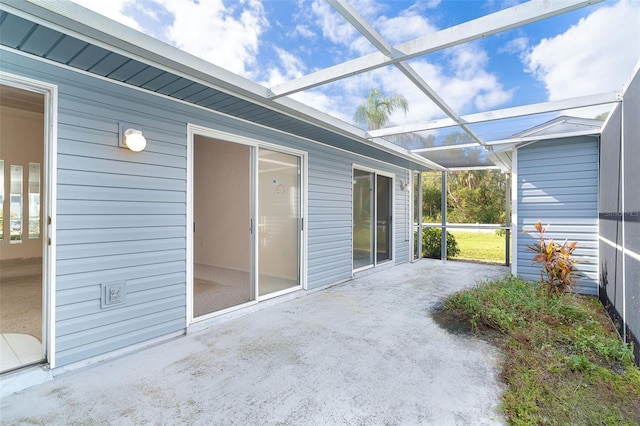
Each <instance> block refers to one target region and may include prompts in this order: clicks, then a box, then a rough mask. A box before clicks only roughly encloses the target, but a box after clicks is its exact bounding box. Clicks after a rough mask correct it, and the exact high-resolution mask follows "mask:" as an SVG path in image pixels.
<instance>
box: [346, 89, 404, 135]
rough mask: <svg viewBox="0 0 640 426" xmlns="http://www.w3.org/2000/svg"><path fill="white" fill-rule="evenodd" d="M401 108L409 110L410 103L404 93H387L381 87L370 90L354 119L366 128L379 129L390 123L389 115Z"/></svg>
mask: <svg viewBox="0 0 640 426" xmlns="http://www.w3.org/2000/svg"><path fill="white" fill-rule="evenodd" d="M397 109H401V110H402V111H404V112H405V113H406V112H407V111H408V110H409V103H408V102H407V99H406V98H405V97H404V96H402V95H397V96H396V95H389V96H387V95H385V94H384V93H382V92H381V91H380V90H379V89H377V88H373V89H371V90H370V91H369V96H367V100H366V101H365V102H364V103H363V104H361V105H360V106H358V109H357V110H356V113H355V114H354V116H353V120H354V121H355V122H356V124H358V125H360V126H361V127H363V128H364V129H366V130H377V129H380V128H382V127H384V126H386V125H387V124H389V116H390V115H391V114H392V113H393V112H394V111H396V110H397Z"/></svg>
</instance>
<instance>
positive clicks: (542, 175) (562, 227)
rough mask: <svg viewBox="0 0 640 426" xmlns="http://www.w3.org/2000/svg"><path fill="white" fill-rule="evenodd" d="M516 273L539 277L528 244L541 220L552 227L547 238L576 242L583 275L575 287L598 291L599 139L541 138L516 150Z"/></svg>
mask: <svg viewBox="0 0 640 426" xmlns="http://www.w3.org/2000/svg"><path fill="white" fill-rule="evenodd" d="M517 161H518V164H517V185H518V186H517V197H518V198H517V200H518V201H517V203H518V204H517V214H518V223H517V227H518V229H517V232H518V245H517V247H516V250H517V272H518V276H520V277H522V278H525V279H530V280H539V279H540V265H538V264H534V263H533V262H532V259H533V253H532V252H531V251H530V250H528V249H527V246H528V245H531V244H534V243H535V242H536V239H535V233H523V230H527V231H531V230H533V225H534V224H536V223H537V222H538V221H540V222H542V224H543V225H549V228H548V230H547V233H546V236H547V237H548V238H553V240H554V241H556V242H559V243H562V242H564V241H565V240H568V241H569V242H571V241H576V242H577V243H578V244H577V248H576V251H575V257H576V259H578V260H579V265H578V270H579V271H580V273H581V274H583V275H584V276H583V278H581V279H579V281H578V285H577V287H576V290H577V291H580V292H583V293H588V294H597V286H598V142H597V140H596V139H595V138H592V137H575V138H567V139H560V140H550V141H544V142H538V143H535V144H533V145H529V146H527V147H524V148H521V149H519V150H518V157H517Z"/></svg>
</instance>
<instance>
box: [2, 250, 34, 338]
mask: <svg viewBox="0 0 640 426" xmlns="http://www.w3.org/2000/svg"><path fill="white" fill-rule="evenodd" d="M0 333H18V334H29V335H31V336H34V337H36V338H37V339H38V340H40V341H42V259H41V258H30V259H15V260H3V261H1V262H0Z"/></svg>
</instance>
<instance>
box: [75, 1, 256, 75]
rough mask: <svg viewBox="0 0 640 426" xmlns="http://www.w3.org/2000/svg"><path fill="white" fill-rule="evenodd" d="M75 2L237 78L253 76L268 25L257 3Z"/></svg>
mask: <svg viewBox="0 0 640 426" xmlns="http://www.w3.org/2000/svg"><path fill="white" fill-rule="evenodd" d="M74 1H75V2H76V3H79V4H81V5H83V6H85V7H87V8H90V9H92V10H94V11H96V12H98V13H100V14H102V15H104V16H107V17H108V18H111V19H113V20H116V21H119V22H121V23H123V24H125V25H128V26H130V27H132V28H134V29H137V30H139V31H142V32H144V33H146V34H149V35H151V36H154V37H157V38H159V39H161V40H163V41H165V42H167V43H169V44H172V45H174V46H176V47H178V48H179V49H182V50H184V51H186V52H189V53H191V54H192V55H195V56H198V57H200V58H202V59H204V60H206V61H208V62H211V63H213V64H216V65H218V66H220V67H223V68H225V69H227V70H229V71H232V72H234V73H236V74H240V75H243V76H245V77H248V78H252V77H255V75H254V74H255V71H253V70H252V67H253V65H254V63H255V57H256V55H257V53H258V49H259V43H260V36H261V34H262V33H263V31H264V30H265V29H266V28H267V26H268V22H267V20H266V17H265V12H264V9H263V7H262V3H261V2H260V0H242V1H236V2H230V6H228V7H226V6H225V4H224V3H223V1H222V0H199V1H184V0H151V3H149V2H147V3H145V2H139V1H136V0H109V1H104V0H74ZM150 4H152V5H151V6H150ZM131 12H137V13H138V14H139V16H131Z"/></svg>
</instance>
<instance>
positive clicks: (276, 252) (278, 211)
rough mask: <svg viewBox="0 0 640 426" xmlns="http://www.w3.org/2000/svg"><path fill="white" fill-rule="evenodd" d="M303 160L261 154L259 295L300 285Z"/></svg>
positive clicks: (268, 151)
mask: <svg viewBox="0 0 640 426" xmlns="http://www.w3.org/2000/svg"><path fill="white" fill-rule="evenodd" d="M300 174H301V165H300V157H298V156H296V155H290V154H284V153H282V152H276V151H271V150H268V149H260V150H259V151H258V294H259V295H260V296H264V295H266V294H270V293H275V292H278V291H282V290H286V289H289V288H292V287H297V286H298V285H300V235H301V231H302V229H301V221H300V217H301V202H300V194H301V192H300V191H301V189H300Z"/></svg>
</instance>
